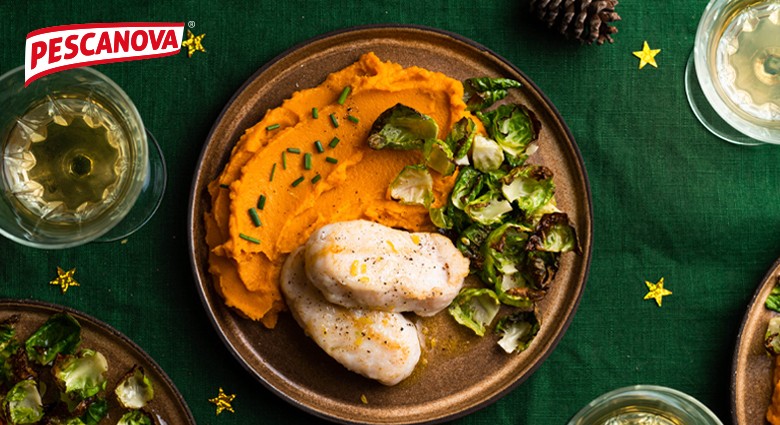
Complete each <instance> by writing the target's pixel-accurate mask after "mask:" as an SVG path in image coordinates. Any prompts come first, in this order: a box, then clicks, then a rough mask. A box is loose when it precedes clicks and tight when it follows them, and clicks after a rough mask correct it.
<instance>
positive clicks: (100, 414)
mask: <svg viewBox="0 0 780 425" xmlns="http://www.w3.org/2000/svg"><path fill="white" fill-rule="evenodd" d="M107 415H108V401H107V400H106V399H104V398H100V399H97V400H95V401H93V402H92V403H90V404H89V406H87V409H86V411H85V412H84V414H83V415H81V420H82V422H84V425H97V424H98V423H100V421H102V420H103V418H105V417H106V416H107Z"/></svg>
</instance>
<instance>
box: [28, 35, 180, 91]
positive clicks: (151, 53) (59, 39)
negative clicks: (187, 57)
mask: <svg viewBox="0 0 780 425" xmlns="http://www.w3.org/2000/svg"><path fill="white" fill-rule="evenodd" d="M183 34H184V23H183V22H177V23H170V22H116V23H97V24H75V25H61V26H56V27H48V28H41V29H39V30H36V31H33V32H31V33H29V34H27V42H26V43H25V49H24V85H25V87H26V86H27V85H29V84H30V83H31V82H33V81H35V80H36V79H38V78H41V77H43V76H44V75H48V74H51V73H53V72H57V71H62V70H65V69H70V68H76V67H80V66H87V65H97V64H102V63H111V62H123V61H131V60H139V59H151V58H159V57H163V56H170V55H175V54H176V53H178V52H179V50H180V49H181V39H182V36H183Z"/></svg>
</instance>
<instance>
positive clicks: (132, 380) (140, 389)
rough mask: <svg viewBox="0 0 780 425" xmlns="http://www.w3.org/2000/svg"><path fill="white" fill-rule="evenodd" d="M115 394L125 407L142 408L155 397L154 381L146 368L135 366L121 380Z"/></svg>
mask: <svg viewBox="0 0 780 425" xmlns="http://www.w3.org/2000/svg"><path fill="white" fill-rule="evenodd" d="M114 394H115V395H116V399H117V400H118V401H119V404H120V405H122V407H124V408H125V409H141V408H142V407H144V406H146V403H148V402H149V401H151V400H152V399H153V398H154V387H153V386H152V381H150V380H149V378H148V377H147V376H146V373H145V372H144V368H142V367H140V366H134V367H133V368H132V369H131V370H130V371H129V372H128V373H127V374H126V375H125V376H124V378H122V380H121V381H119V384H117V386H116V389H114Z"/></svg>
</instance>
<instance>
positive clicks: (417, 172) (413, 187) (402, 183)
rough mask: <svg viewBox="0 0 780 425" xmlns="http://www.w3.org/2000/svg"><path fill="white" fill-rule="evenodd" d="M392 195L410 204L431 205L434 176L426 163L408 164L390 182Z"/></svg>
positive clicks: (403, 202)
mask: <svg viewBox="0 0 780 425" xmlns="http://www.w3.org/2000/svg"><path fill="white" fill-rule="evenodd" d="M390 197H391V198H393V199H396V200H398V201H400V202H401V203H402V204H408V205H424V206H425V207H429V206H430V205H431V202H433V178H432V177H431V174H430V173H429V172H428V169H427V168H426V167H425V166H424V165H420V164H418V165H407V166H406V167H404V169H403V170H401V172H400V173H398V176H396V178H395V180H393V182H392V183H390Z"/></svg>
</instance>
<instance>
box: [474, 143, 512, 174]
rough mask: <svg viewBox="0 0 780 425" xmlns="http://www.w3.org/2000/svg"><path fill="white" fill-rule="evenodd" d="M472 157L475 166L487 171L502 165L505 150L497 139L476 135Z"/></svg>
mask: <svg viewBox="0 0 780 425" xmlns="http://www.w3.org/2000/svg"><path fill="white" fill-rule="evenodd" d="M471 159H473V160H474V168H476V169H477V170H479V171H482V172H485V173H487V172H490V171H495V170H498V169H499V168H500V167H501V164H503V163H504V151H503V150H502V149H501V146H499V145H498V143H496V141H495V140H492V139H488V138H487V137H483V136H481V135H476V136H475V137H474V150H473V152H472V153H471Z"/></svg>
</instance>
